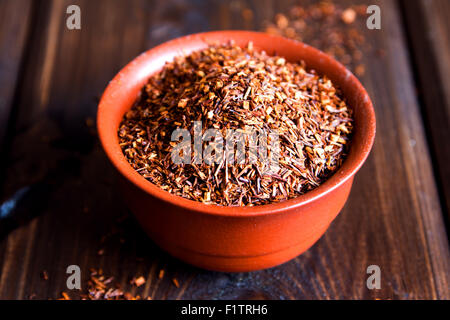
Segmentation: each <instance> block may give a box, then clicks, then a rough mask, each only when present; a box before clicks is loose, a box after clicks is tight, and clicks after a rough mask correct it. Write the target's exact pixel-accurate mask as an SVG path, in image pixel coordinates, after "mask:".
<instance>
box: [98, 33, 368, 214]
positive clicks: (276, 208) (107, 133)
mask: <svg viewBox="0 0 450 320" xmlns="http://www.w3.org/2000/svg"><path fill="white" fill-rule="evenodd" d="M223 37H226V38H227V39H229V40H232V39H233V38H234V37H239V38H241V37H246V38H247V39H248V40H249V41H250V40H251V39H252V38H254V37H265V38H267V40H268V41H275V42H276V41H282V42H285V43H288V44H290V45H292V46H297V47H302V48H303V49H305V50H309V51H311V52H312V53H313V54H314V55H317V56H318V58H319V59H324V60H326V61H327V62H328V63H329V64H331V65H332V66H333V68H337V69H340V70H341V71H345V72H346V77H347V78H349V79H348V80H349V81H352V82H353V84H354V85H355V86H356V87H357V92H358V94H360V95H362V97H363V99H364V100H363V101H364V102H363V104H364V108H365V109H366V110H365V111H366V112H365V115H366V117H367V118H368V119H367V121H366V124H367V125H368V129H367V130H365V131H366V132H367V136H365V137H364V141H366V142H365V143H364V144H363V146H362V152H361V153H360V154H357V155H356V156H355V161H352V163H350V164H349V162H348V157H347V158H346V159H345V160H344V162H343V163H342V165H341V167H340V168H339V169H338V171H336V172H335V173H334V174H333V175H332V176H331V177H329V178H328V179H327V180H326V181H325V182H324V183H322V184H321V185H319V186H318V187H317V188H315V189H313V190H311V191H308V192H306V193H305V194H302V195H299V196H297V197H295V198H292V199H289V200H284V201H281V202H276V203H269V204H263V205H255V206H220V205H216V204H205V203H202V202H199V201H194V200H190V199H186V198H183V197H181V196H178V195H174V194H172V193H170V192H168V191H165V190H163V189H161V188H160V187H159V186H157V185H155V184H153V183H151V182H150V181H148V180H146V179H145V178H144V177H143V176H141V175H140V174H139V173H138V172H137V171H136V170H135V169H134V168H133V167H132V166H131V165H130V164H129V163H128V161H127V160H126V158H125V156H124V155H123V153H122V150H121V148H120V146H119V144H118V138H117V143H114V135H115V136H116V137H117V132H114V133H112V132H111V130H110V128H109V126H108V125H107V124H106V123H107V122H108V116H107V115H108V112H109V111H108V110H107V109H108V105H109V104H110V101H108V100H111V99H108V97H111V96H114V92H116V90H123V87H122V86H121V85H120V83H121V81H122V79H123V78H124V77H125V76H126V75H128V74H130V73H135V72H138V67H139V65H140V64H143V63H144V62H146V63H148V60H149V59H150V60H152V59H155V58H156V57H157V54H158V52H160V51H162V52H166V51H165V49H167V48H171V47H173V49H174V50H175V48H178V51H177V52H182V51H183V47H182V46H183V44H185V43H187V42H190V41H192V40H197V41H198V40H201V41H204V42H205V44H208V43H211V42H212V41H214V40H217V39H216V38H223ZM146 77H147V78H148V77H149V75H147V76H146ZM135 99H136V97H134V98H133V100H135ZM97 129H98V134H99V138H100V142H101V144H102V147H103V149H104V151H105V153H106V155H107V156H108V158H109V160H110V161H111V162H112V164H113V166H114V167H115V168H116V169H117V170H118V171H119V172H120V173H121V175H122V176H123V177H124V178H125V179H126V180H128V181H129V182H131V183H132V184H134V185H135V186H136V187H138V188H139V189H141V190H142V191H144V192H145V193H147V194H149V195H150V196H153V197H155V198H158V199H160V200H162V201H164V202H167V203H170V204H172V205H174V206H177V207H180V208H183V209H187V210H188V211H195V212H200V213H204V214H213V215H218V216H227V217H250V216H252V217H254V216H261V215H268V214H275V213H280V212H283V211H286V210H290V209H294V208H298V207H301V206H305V205H307V204H310V203H311V202H313V201H315V200H318V199H320V198H322V197H324V196H325V195H327V194H328V193H330V192H332V191H333V190H335V189H337V188H339V187H340V186H341V185H343V184H344V183H345V182H346V181H348V180H349V179H351V178H353V176H354V175H355V174H356V172H357V171H358V170H359V169H360V168H361V166H362V165H363V163H364V162H365V160H366V159H367V157H368V155H369V153H370V150H371V148H372V146H373V143H374V140H375V133H376V119H375V111H374V108H373V104H372V101H371V99H370V97H369V95H368V93H367V92H366V90H365V88H364V87H363V86H362V84H361V83H360V81H359V80H358V79H357V78H356V77H355V75H353V73H351V72H350V71H349V70H348V69H347V68H346V67H345V66H343V65H342V64H341V63H340V62H338V61H336V60H335V59H334V58H332V57H330V56H328V55H327V54H325V53H324V52H322V51H320V50H318V49H316V48H314V47H311V46H309V45H307V44H305V43H303V42H300V41H297V40H292V39H287V38H285V37H282V36H276V35H270V34H267V33H263V32H256V31H241V30H223V31H210V32H202V33H196V34H192V35H187V36H183V37H180V38H176V39H173V40H170V41H167V42H164V43H162V44H160V45H158V46H156V47H153V48H151V49H149V50H147V51H145V52H144V53H142V54H140V55H139V56H137V57H136V58H134V59H133V60H132V61H131V62H129V63H128V64H127V65H126V66H125V67H124V68H122V69H121V70H120V71H119V73H117V74H116V76H115V77H114V78H113V80H111V81H110V82H109V84H108V86H107V87H106V89H105V91H104V92H103V95H102V97H101V99H100V102H99V106H98V111H97ZM111 141H112V142H111Z"/></svg>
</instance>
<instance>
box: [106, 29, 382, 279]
mask: <svg viewBox="0 0 450 320" xmlns="http://www.w3.org/2000/svg"><path fill="white" fill-rule="evenodd" d="M229 40H234V41H235V43H236V44H237V45H240V46H246V45H247V44H248V42H249V41H250V40H251V41H252V42H253V44H254V47H255V48H259V49H263V50H265V51H266V52H267V53H268V54H270V55H272V54H277V55H280V56H283V57H285V58H286V59H287V60H288V61H299V60H304V61H305V62H306V65H307V67H309V68H313V69H315V70H317V71H318V72H319V73H321V74H326V75H327V76H328V77H329V78H331V80H332V81H333V82H334V83H335V84H337V85H338V86H339V87H340V88H341V89H342V91H343V94H344V96H345V98H346V100H347V102H348V104H349V106H350V107H352V108H353V109H354V118H355V122H354V136H353V139H352V144H351V148H350V152H349V155H348V157H347V159H346V160H345V162H344V164H343V165H342V167H341V168H340V169H339V171H337V172H336V173H335V174H334V175H333V176H332V177H331V178H330V179H329V180H327V181H326V182H325V183H323V184H322V185H321V186H319V187H318V188H316V189H315V190H313V191H310V192H308V193H306V194H304V195H301V196H299V197H297V198H295V199H291V200H288V201H284V202H281V203H274V204H268V205H261V206H255V207H221V206H216V205H208V204H203V203H200V202H195V201H192V200H187V199H184V198H181V197H178V196H175V195H172V194H170V193H169V192H166V191H163V190H161V189H160V188H159V187H157V186H156V185H154V184H152V183H150V182H149V181H147V180H146V179H144V178H143V177H142V176H141V175H140V174H139V173H137V172H136V171H135V170H134V169H133V168H132V167H131V166H130V165H129V164H128V162H127V160H126V159H125V157H124V156H123V154H122V151H121V149H120V147H119V142H118V136H117V129H118V126H119V123H120V121H121V119H122V116H123V115H124V114H125V112H126V111H127V110H128V109H129V108H130V107H131V106H132V105H133V103H134V102H135V100H136V98H137V96H138V93H139V91H140V90H141V87H142V86H143V85H144V84H145V83H146V81H147V79H148V78H149V77H150V76H151V75H152V74H154V73H156V72H158V71H159V70H160V69H161V68H162V67H163V65H164V63H165V62H166V61H170V60H172V59H173V57H174V56H177V55H183V54H186V53H189V52H191V51H193V50H198V49H202V48H204V47H206V46H208V44H209V43H217V42H220V43H224V42H227V41H229ZM97 121H98V123H97V125H98V132H99V135H100V140H101V142H102V144H103V148H104V149H105V152H106V154H107V155H108V157H109V159H110V160H111V162H112V163H113V165H114V166H115V168H116V169H117V170H118V171H119V172H120V176H121V178H122V179H121V182H122V183H121V185H122V191H123V194H122V195H121V196H123V198H124V199H125V200H126V202H127V203H128V205H129V207H130V209H131V211H132V212H133V213H134V214H135V216H136V218H137V220H138V221H139V222H140V224H141V225H142V227H143V228H144V230H145V231H146V232H147V233H148V235H149V236H150V237H151V238H152V239H153V240H154V241H155V242H156V243H157V244H158V245H159V246H160V247H161V248H163V249H164V250H166V251H167V252H169V253H170V254H171V255H173V256H175V257H177V258H179V259H181V260H183V261H185V262H187V263H190V264H192V265H195V266H198V267H202V268H205V269H210V270H218V271H229V272H230V271H231V272H241V271H251V270H258V269H263V268H268V267H272V266H275V265H278V264H281V263H283V262H286V261H288V260H290V259H292V258H294V257H296V256H298V255H299V254H301V253H303V252H304V251H305V250H307V249H308V248H309V247H311V246H312V245H313V244H314V243H315V242H316V241H317V240H318V239H319V238H320V237H321V236H322V235H323V234H324V233H325V231H326V230H327V228H328V226H329V225H330V223H331V222H332V221H333V219H334V218H335V217H336V216H337V214H338V213H339V211H340V210H341V209H342V207H343V206H344V204H345V201H346V200H347V198H348V195H349V193H350V188H351V186H352V182H353V177H354V175H355V174H356V172H357V171H358V170H359V168H360V167H361V166H362V164H363V163H364V161H365V160H366V158H367V156H368V155H369V152H370V149H371V147H372V144H373V141H374V137H375V114H374V110H373V107H372V102H371V101H370V98H369V96H368V94H367V92H366V90H365V89H364V88H363V86H362V85H361V83H360V82H359V81H358V80H357V79H356V78H355V76H353V74H352V73H351V72H350V71H348V70H347V69H346V68H345V67H344V66H343V65H342V64H340V63H338V62H337V61H335V60H334V59H332V58H331V57H329V56H328V55H326V54H324V53H323V52H321V51H319V50H317V49H314V48H312V47H310V46H308V45H306V44H303V43H300V42H297V41H293V40H288V39H285V38H282V37H277V36H271V35H268V34H264V33H258V32H247V31H219V32H208V33H200V34H195V35H190V36H186V37H182V38H179V39H175V40H172V41H169V42H166V43H164V44H162V45H160V46H157V47H156V48H153V49H151V50H149V51H147V52H145V53H143V54H141V55H140V56H139V57H137V58H136V59H134V60H133V61H131V62H130V63H129V64H128V65H127V66H126V67H125V68H123V69H122V70H121V71H120V72H119V74H118V75H116V77H115V78H114V79H113V80H112V81H111V82H110V83H109V85H108V87H107V88H106V90H105V92H104V94H103V96H102V98H101V101H100V105H99V108H98V119H97Z"/></svg>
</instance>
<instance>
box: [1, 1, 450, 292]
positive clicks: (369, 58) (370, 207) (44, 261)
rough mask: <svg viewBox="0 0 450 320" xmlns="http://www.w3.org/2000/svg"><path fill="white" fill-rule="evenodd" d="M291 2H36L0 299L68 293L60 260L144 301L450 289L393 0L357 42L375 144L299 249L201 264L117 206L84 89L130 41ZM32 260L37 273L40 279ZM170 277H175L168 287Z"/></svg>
mask: <svg viewBox="0 0 450 320" xmlns="http://www.w3.org/2000/svg"><path fill="white" fill-rule="evenodd" d="M372 2H374V1H371V3H372ZM292 3H293V2H292V1H268V0H266V1H265V5H264V6H263V5H260V4H259V1H233V5H230V2H228V1H213V2H208V3H205V2H187V1H174V2H168V1H167V2H146V1H127V2H119V1H114V2H112V1H105V0H103V1H88V0H78V1H73V0H72V1H68V0H67V1H60V0H54V1H51V2H46V3H45V4H43V7H41V8H40V10H39V13H40V16H39V20H38V24H37V27H38V30H39V34H40V36H39V37H37V38H35V39H34V40H33V42H32V44H31V45H32V48H33V52H34V53H35V54H34V55H33V56H31V57H30V58H29V60H28V61H27V62H26V65H27V70H30V72H27V74H26V77H25V79H24V82H23V85H22V87H23V92H26V93H27V94H26V95H25V94H23V95H21V97H22V98H21V99H20V101H19V103H18V107H19V108H20V110H19V113H18V114H19V117H18V121H17V123H16V130H15V137H14V139H13V140H12V142H11V144H12V152H11V154H10V155H9V158H8V171H7V177H6V181H5V185H4V188H3V190H2V193H1V194H2V197H10V196H12V195H13V194H15V193H16V192H17V190H24V192H25V196H24V197H23V198H22V199H24V200H22V201H18V203H17V205H16V209H15V211H16V213H17V214H20V215H24V216H25V217H26V218H25V219H23V220H22V221H21V224H20V226H19V227H18V228H16V229H15V230H12V231H11V232H10V233H9V234H8V235H7V236H6V237H5V238H4V239H3V240H1V238H0V241H2V243H4V245H5V253H4V254H3V258H2V260H0V298H3V299H5V298H10V299H26V298H29V297H30V296H31V297H34V298H40V299H47V298H57V297H59V296H60V293H61V291H68V290H67V289H66V288H65V283H66V274H65V268H66V267H67V266H68V265H70V264H77V265H79V266H80V267H81V270H82V275H83V282H82V283H83V285H85V283H86V282H85V280H86V278H88V276H89V268H102V269H103V270H104V272H105V274H106V275H112V276H114V277H115V279H116V280H117V281H118V282H119V283H121V284H122V286H123V288H124V289H126V290H129V291H130V292H131V293H132V294H140V295H141V296H151V297H152V298H153V299H236V298H243V299H250V298H258V299H358V298H365V299H373V298H381V299H386V298H389V299H419V298H422V299H427V298H441V299H442V298H449V292H448V283H449V280H448V276H449V275H448V270H449V251H448V243H447V239H446V235H445V230H444V227H443V222H442V212H441V209H440V206H439V201H438V196H437V190H436V185H435V182H434V180H433V176H432V168H431V161H430V157H429V155H428V149H427V144H426V139H425V134H424V128H423V125H422V121H421V118H420V112H419V105H418V101H417V98H416V96H415V94H414V81H413V75H412V73H411V70H410V69H409V59H410V57H409V56H408V50H407V47H406V41H405V34H404V31H403V29H402V26H401V24H400V19H399V17H400V15H399V8H398V7H397V6H396V4H395V3H394V2H392V1H390V0H382V1H378V2H376V3H378V4H379V5H380V6H381V8H382V12H383V21H384V22H383V27H382V30H381V31H371V30H364V31H363V32H364V34H365V35H366V37H369V38H370V40H371V42H372V44H373V47H374V48H378V49H381V50H383V52H384V55H379V54H378V53H377V52H375V50H370V51H367V52H366V51H365V55H366V56H365V58H364V59H365V61H364V62H365V64H366V69H367V71H366V74H365V76H364V77H363V78H362V81H363V82H364V85H365V86H366V88H367V90H368V91H369V94H370V95H371V97H372V99H373V102H374V104H375V108H376V113H377V120H378V133H377V138H376V142H375V145H374V149H373V152H372V154H371V156H370V158H369V159H368V161H367V163H366V165H365V166H364V167H363V169H362V170H361V172H360V173H359V174H358V176H357V177H356V179H355V185H354V187H353V190H352V194H351V196H350V199H349V201H348V203H347V204H346V206H345V208H344V210H343V211H342V212H341V214H340V215H339V217H338V218H337V219H336V221H335V222H334V223H333V224H332V225H331V226H330V229H329V230H328V232H327V233H326V234H325V236H324V237H323V238H322V239H321V240H320V241H319V242H318V243H317V244H316V245H315V246H314V247H313V248H311V249H310V250H309V251H308V252H306V253H305V254H304V255H302V256H300V257H298V258H296V259H294V260H292V261H290V262H288V263H286V264H284V265H282V266H279V267H276V268H272V269H269V270H263V271H258V272H251V273H237V274H229V273H217V272H209V271H204V270H200V269H197V268H194V267H191V266H188V265H185V264H183V263H181V262H179V261H177V260H176V259H173V258H171V257H169V256H168V255H167V254H165V253H164V252H162V251H161V250H159V249H158V248H157V247H156V246H155V245H154V244H153V243H152V242H151V241H150V240H149V239H148V238H147V236H146V235H145V234H144V233H143V232H142V231H141V229H140V227H139V226H138V225H137V223H136V222H135V221H134V219H133V218H131V217H130V216H129V213H128V210H127V209H126V208H125V206H124V205H123V204H122V202H121V200H120V193H118V192H117V191H116V190H115V177H114V170H113V169H112V167H111V165H110V164H109V162H108V160H107V159H106V157H105V155H104V154H103V152H102V150H101V148H100V146H99V143H98V141H97V139H96V136H95V132H93V129H92V128H91V127H90V126H89V124H90V122H91V121H87V123H86V118H89V117H91V118H93V117H95V112H96V107H97V106H96V100H95V98H96V97H98V96H99V95H100V94H101V92H102V90H103V88H104V87H105V85H106V84H107V82H108V81H109V80H110V79H111V78H112V76H113V75H114V74H115V73H116V72H117V71H118V70H119V69H120V68H121V66H123V65H124V64H125V63H126V62H128V61H129V60H131V59H132V58H133V57H134V56H136V55H137V54H138V53H139V52H141V51H143V50H144V49H145V48H148V47H151V46H153V45H155V44H157V43H160V42H163V41H165V40H167V39H169V38H172V37H176V36H180V35H183V34H187V33H191V32H197V31H204V30H209V29H225V28H261V26H262V23H261V20H264V19H271V18H272V17H273V15H274V13H276V12H278V11H279V10H283V11H287V10H288V6H289V5H290V4H292ZM69 4H78V5H79V6H80V7H81V10H82V29H81V31H69V30H67V29H66V28H65V24H64V20H63V19H64V14H62V13H61V12H64V11H65V8H66V6H67V5H69ZM242 7H250V8H252V9H253V10H254V20H252V21H244V20H243V19H238V18H236V17H237V15H238V14H239V12H241V9H242ZM28 68H30V69H28ZM43 80H44V81H43ZM87 124H88V125H87ZM24 187H28V189H21V188H24ZM122 217H124V218H123V219H122ZM105 235H106V236H105ZM102 239H103V241H102ZM100 249H103V250H104V253H103V254H101V255H99V254H98V251H99V250H100ZM371 264H376V265H379V266H380V268H381V272H382V288H381V289H380V290H368V289H367V287H366V284H365V282H366V279H367V274H366V268H367V266H369V265H371ZM161 269H164V270H165V276H164V278H163V279H159V277H158V274H159V271H160V270H161ZM43 270H46V271H47V273H48V275H49V279H48V280H43V279H42V278H41V277H40V273H41V272H42V271H43ZM139 275H143V276H144V277H146V279H147V280H148V281H147V283H146V284H145V285H144V286H142V287H140V288H135V287H133V286H132V285H130V284H129V281H130V280H131V279H132V278H133V277H134V276H139ZM174 277H176V278H177V279H178V281H179V283H180V288H176V287H175V286H174V285H173V283H172V279H173V278H174ZM69 294H70V295H71V296H73V297H76V296H77V294H76V292H69Z"/></svg>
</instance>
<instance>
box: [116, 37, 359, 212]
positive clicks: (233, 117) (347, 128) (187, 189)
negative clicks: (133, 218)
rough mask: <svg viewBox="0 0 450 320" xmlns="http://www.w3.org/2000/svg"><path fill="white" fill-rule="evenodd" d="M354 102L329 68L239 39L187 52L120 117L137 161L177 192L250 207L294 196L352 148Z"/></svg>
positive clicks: (125, 145) (126, 149) (125, 142)
mask: <svg viewBox="0 0 450 320" xmlns="http://www.w3.org/2000/svg"><path fill="white" fill-rule="evenodd" d="M351 132H352V111H351V109H349V108H348V106H347V104H346V102H345V101H344V99H343V98H342V96H341V94H340V92H339V90H338V89H337V88H336V87H335V86H334V85H333V83H332V82H331V81H330V80H329V79H328V78H327V77H325V76H320V75H318V74H317V73H316V72H315V71H314V70H309V69H307V66H305V65H304V64H303V63H302V62H299V63H291V62H287V61H286V60H285V59H284V58H282V57H278V56H269V55H267V54H266V53H265V52H261V51H258V50H256V49H254V48H253V46H252V44H251V43H249V45H248V46H247V47H246V48H241V47H238V46H236V45H234V44H233V43H229V44H226V45H211V46H209V47H208V48H206V49H204V50H201V51H196V52H193V53H191V54H189V55H186V56H180V57H177V58H175V59H174V61H173V62H171V63H167V64H166V65H165V66H164V68H163V69H162V71H161V72H159V73H157V74H155V75H154V76H152V77H151V78H150V79H149V80H148V83H147V84H146V85H145V86H144V87H143V89H142V91H141V94H140V96H139V98H138V99H137V101H136V103H135V105H134V106H133V107H132V108H131V109H130V111H128V112H127V113H126V114H125V116H124V119H123V120H122V122H121V124H120V126H119V130H118V135H119V142H120V146H121V148H122V150H123V153H124V155H125V157H126V158H127V160H128V161H129V163H130V164H131V166H132V167H133V168H134V169H135V170H136V171H137V172H139V173H140V174H141V175H142V176H144V177H145V178H146V179H147V180H148V181H150V182H152V183H154V184H155V185H157V186H159V187H160V188H161V189H163V190H166V191H168V192H170V193H172V194H175V195H178V196H181V197H184V198H187V199H191V200H195V201H201V202H204V203H209V204H217V205H223V206H252V205H261V204H268V203H272V202H278V201H283V200H287V199H291V198H294V197H296V196H298V195H301V194H304V193H305V192H307V191H309V190H312V189H314V188H316V187H317V186H319V185H320V184H321V183H322V182H324V181H325V180H326V179H327V178H329V177H330V176H331V175H332V174H333V173H334V172H335V171H336V170H337V169H338V168H339V166H340V165H341V164H342V162H343V159H344V158H345V156H346V153H347V152H348V145H349V141H350V136H351Z"/></svg>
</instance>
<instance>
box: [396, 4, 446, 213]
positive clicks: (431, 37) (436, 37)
mask: <svg viewBox="0 0 450 320" xmlns="http://www.w3.org/2000/svg"><path fill="white" fill-rule="evenodd" d="M403 8H404V12H405V18H406V19H405V20H406V23H407V28H408V32H409V34H410V35H413V36H411V37H410V38H409V42H410V44H411V48H412V49H413V54H412V56H413V62H414V65H415V68H416V71H417V77H418V84H419V86H418V94H419V98H420V99H421V101H422V102H423V107H422V113H423V115H424V121H425V125H426V130H427V134H428V137H429V140H430V148H431V152H432V155H433V160H434V164H435V172H436V176H437V178H438V185H439V187H440V194H441V201H442V206H443V209H444V210H445V212H446V213H447V219H448V218H450V166H449V165H448V164H449V163H450V144H449V143H448V137H449V136H450V82H449V81H448V75H449V74H450V22H449V19H448V14H449V13H450V2H449V1H446V0H414V1H403ZM447 222H448V221H447Z"/></svg>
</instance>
